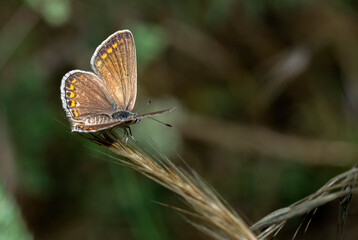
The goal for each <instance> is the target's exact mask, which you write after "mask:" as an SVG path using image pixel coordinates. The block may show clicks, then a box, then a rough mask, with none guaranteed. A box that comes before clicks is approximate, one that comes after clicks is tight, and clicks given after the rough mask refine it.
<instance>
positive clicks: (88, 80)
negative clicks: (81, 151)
mask: <svg viewBox="0 0 358 240" xmlns="http://www.w3.org/2000/svg"><path fill="white" fill-rule="evenodd" d="M61 99H62V106H63V108H64V109H65V111H66V114H67V116H68V118H69V119H70V121H71V123H72V126H73V127H74V126H75V125H77V124H82V123H83V121H84V119H86V118H88V117H92V116H93V117H94V116H96V115H110V114H111V113H112V112H113V107H114V105H115V102H114V100H113V98H112V96H111V95H110V94H109V93H108V90H107V88H106V86H105V85H104V84H103V82H102V81H101V80H100V79H99V78H98V77H97V76H96V75H95V74H93V73H91V72H85V71H80V70H73V71H70V72H68V73H67V74H66V75H65V76H64V77H63V78H62V82H61ZM72 130H74V128H73V129H72Z"/></svg>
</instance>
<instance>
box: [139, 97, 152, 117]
mask: <svg viewBox="0 0 358 240" xmlns="http://www.w3.org/2000/svg"><path fill="white" fill-rule="evenodd" d="M151 103H152V100H149V101H148V102H147V103H146V104H145V105H143V106H141V107H140V108H139V110H138V111H137V112H136V114H138V113H139V112H140V111H142V110H143V108H145V107H146V106H148V105H149V104H151Z"/></svg>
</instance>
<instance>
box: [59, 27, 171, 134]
mask: <svg viewBox="0 0 358 240" xmlns="http://www.w3.org/2000/svg"><path fill="white" fill-rule="evenodd" d="M91 67H92V70H93V72H86V71H82V70H73V71H70V72H68V73H67V74H66V75H65V76H64V77H63V78H62V82H61V99H62V106H63V108H64V109H65V111H66V114H67V117H68V118H69V120H70V122H71V125H72V131H75V132H96V131H101V130H105V129H110V128H113V127H117V126H118V127H123V128H127V127H128V126H129V125H132V124H135V123H138V122H139V121H140V120H141V119H143V118H146V117H150V116H155V115H159V114H162V113H165V112H168V111H170V110H163V111H159V112H153V113H147V114H142V115H138V114H137V113H134V112H132V110H133V108H134V104H135V100H136V95H137V62H136V52H135V45H134V39H133V36H132V33H131V32H130V31H129V30H123V31H118V32H115V33H114V34H112V35H111V36H109V37H108V38H107V39H106V40H105V41H103V42H102V44H100V45H99V46H98V47H97V49H96V51H95V52H94V54H93V56H92V59H91Z"/></svg>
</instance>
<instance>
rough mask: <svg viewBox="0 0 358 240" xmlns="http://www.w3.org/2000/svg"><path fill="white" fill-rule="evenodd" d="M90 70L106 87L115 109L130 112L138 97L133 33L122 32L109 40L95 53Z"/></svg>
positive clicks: (116, 33) (113, 35)
mask: <svg viewBox="0 0 358 240" xmlns="http://www.w3.org/2000/svg"><path fill="white" fill-rule="evenodd" d="M91 66H92V69H93V71H94V72H95V73H96V74H97V75H98V76H99V77H100V78H101V79H102V80H103V82H104V85H105V86H106V87H107V89H108V91H109V94H110V95H111V96H112V98H113V100H114V102H115V104H116V106H115V109H116V110H128V111H132V110H133V108H134V104H135V100H136V95H137V60H136V51H135V45H134V39H133V36H132V33H131V32H130V31H129V30H123V31H118V32H115V33H114V34H112V35H111V36H109V37H108V38H107V39H106V40H105V41H103V42H102V44H101V45H99V46H98V48H97V49H96V51H95V52H94V54H93V56H92V59H91Z"/></svg>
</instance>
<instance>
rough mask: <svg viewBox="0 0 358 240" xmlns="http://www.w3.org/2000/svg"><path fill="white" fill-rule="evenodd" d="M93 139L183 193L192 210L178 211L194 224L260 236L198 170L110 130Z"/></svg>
mask: <svg viewBox="0 0 358 240" xmlns="http://www.w3.org/2000/svg"><path fill="white" fill-rule="evenodd" d="M90 139H91V140H92V141H94V142H96V143H97V144H99V145H102V146H104V147H106V148H108V149H110V150H111V151H112V152H114V153H116V154H117V155H118V156H120V157H121V158H122V159H116V162H118V163H120V164H122V165H125V166H128V167H130V168H132V169H134V170H136V171H137V172H140V173H141V174H143V175H145V176H147V177H148V178H150V179H152V180H154V181H156V182H157V183H159V184H161V185H162V186H164V187H166V188H167V189H169V190H171V191H173V192H174V193H176V194H177V195H179V196H180V197H182V198H183V199H184V200H185V202H186V203H187V204H188V206H189V207H191V211H193V212H191V211H186V210H182V209H179V211H180V212H182V213H185V214H186V216H187V217H188V220H189V221H190V222H191V223H192V224H193V225H194V226H195V227H197V228H198V229H200V230H201V231H203V232H205V233H206V234H208V235H209V236H211V237H212V238H214V239H257V238H256V236H255V235H254V234H253V233H252V231H251V230H250V229H249V227H248V226H247V224H246V223H245V222H244V221H243V220H242V219H241V218H240V216H238V214H236V213H235V212H234V211H233V210H232V209H230V208H229V207H228V206H227V204H226V203H225V202H224V201H223V200H222V199H221V198H220V197H218V196H217V194H216V193H215V191H214V190H213V189H212V188H210V187H209V186H208V185H207V184H206V183H204V182H203V181H202V180H201V178H200V177H199V176H198V175H197V174H196V173H194V172H191V173H188V172H186V171H184V170H181V169H179V168H178V167H176V166H175V165H174V164H173V163H172V162H171V161H169V159H168V158H166V157H165V156H163V155H162V156H161V159H158V157H155V156H154V155H152V154H150V153H144V151H143V150H139V148H138V147H135V146H133V145H130V144H128V145H127V144H124V143H123V142H122V141H121V140H120V138H119V137H117V136H116V135H115V134H113V133H110V132H105V133H101V134H96V135H91V137H90ZM176 209H177V210H178V208H176Z"/></svg>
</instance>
